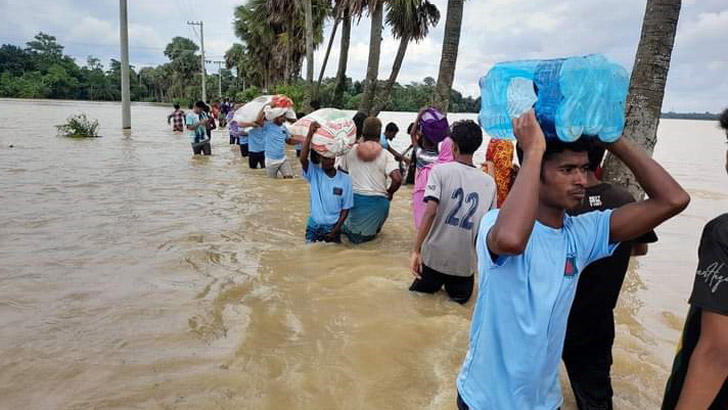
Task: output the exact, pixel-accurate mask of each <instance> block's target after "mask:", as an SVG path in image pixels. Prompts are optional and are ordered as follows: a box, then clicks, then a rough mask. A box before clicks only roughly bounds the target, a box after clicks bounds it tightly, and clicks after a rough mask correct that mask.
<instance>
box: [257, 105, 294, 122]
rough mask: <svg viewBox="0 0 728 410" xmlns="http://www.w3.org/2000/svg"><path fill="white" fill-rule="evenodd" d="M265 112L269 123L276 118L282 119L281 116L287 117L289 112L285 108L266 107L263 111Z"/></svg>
mask: <svg viewBox="0 0 728 410" xmlns="http://www.w3.org/2000/svg"><path fill="white" fill-rule="evenodd" d="M263 111H264V112H265V119H266V120H267V121H273V120H275V119H276V118H278V117H280V116H281V115H286V112H287V111H288V108H285V107H275V108H272V107H265V109H264V110H263Z"/></svg>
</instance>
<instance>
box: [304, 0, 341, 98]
mask: <svg viewBox="0 0 728 410" xmlns="http://www.w3.org/2000/svg"><path fill="white" fill-rule="evenodd" d="M332 15H333V17H334V27H333V28H332V29H331V35H330V36H329V45H328V46H327V47H326V54H324V61H323V62H322V63H321V71H320V72H319V77H318V81H317V82H316V87H315V88H314V90H313V95H312V97H311V98H312V99H316V98H317V97H318V93H319V89H320V88H321V82H322V81H323V79H324V72H325V71H326V65H327V64H328V62H329V54H331V46H333V44H334V38H335V37H336V30H337V29H338V28H339V23H340V22H341V10H340V7H338V6H337V4H336V2H335V4H334V6H333V7H332Z"/></svg>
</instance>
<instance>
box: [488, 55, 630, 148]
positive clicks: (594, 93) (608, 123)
mask: <svg viewBox="0 0 728 410" xmlns="http://www.w3.org/2000/svg"><path fill="white" fill-rule="evenodd" d="M628 89H629V75H628V73H627V70H625V69H624V68H623V67H622V66H620V65H619V64H616V63H614V62H612V61H609V60H608V59H607V58H606V57H605V56H603V55H601V54H591V55H586V56H576V57H568V58H559V59H553V60H525V61H511V62H503V63H498V64H496V65H495V66H493V68H491V69H490V71H489V72H488V74H486V75H485V76H484V77H483V78H481V80H480V91H481V101H482V105H481V109H480V115H479V121H480V125H481V126H482V127H483V129H485V131H486V132H487V133H488V134H489V135H490V136H491V137H493V138H500V139H514V136H513V128H512V125H511V120H512V119H513V118H516V117H519V116H520V115H522V114H523V113H525V112H526V111H528V110H530V109H531V108H533V109H534V111H535V113H536V118H537V119H538V122H539V124H540V125H541V128H542V129H543V131H544V134H545V136H546V138H547V139H555V138H558V139H560V140H562V141H565V142H571V141H576V140H577V139H579V138H581V137H582V136H590V137H596V138H599V139H600V140H602V141H604V142H613V141H616V140H617V139H618V138H619V137H620V136H621V135H622V131H623V129H624V107H625V101H626V99H627V91H628Z"/></svg>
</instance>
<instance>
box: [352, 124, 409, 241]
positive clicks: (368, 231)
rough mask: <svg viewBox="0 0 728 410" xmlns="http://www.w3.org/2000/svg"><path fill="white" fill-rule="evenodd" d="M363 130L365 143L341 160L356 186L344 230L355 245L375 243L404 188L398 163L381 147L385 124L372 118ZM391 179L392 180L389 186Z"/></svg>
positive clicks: (357, 145)
mask: <svg viewBox="0 0 728 410" xmlns="http://www.w3.org/2000/svg"><path fill="white" fill-rule="evenodd" d="M361 129H362V141H361V142H360V143H358V144H356V145H354V147H353V148H352V149H351V150H350V151H349V152H348V153H347V154H346V155H344V156H342V157H340V158H341V160H340V163H339V167H340V168H341V169H342V170H343V171H345V172H348V173H349V175H351V180H352V184H353V187H354V208H352V209H351V211H350V212H349V217H348V218H347V219H346V222H344V229H343V232H344V234H345V235H346V236H347V237H348V238H349V240H350V241H351V242H352V243H362V242H367V241H371V240H372V239H374V238H375V237H376V236H377V234H379V232H380V231H381V229H382V226H383V225H384V222H385V221H386V220H387V217H388V216H389V202H390V201H391V200H392V198H393V197H394V193H395V192H397V190H398V189H399V187H400V185H402V174H400V172H399V168H398V166H397V161H395V160H394V157H393V156H392V154H390V153H389V152H387V151H385V150H383V149H382V146H381V145H379V137H380V135H381V133H382V123H381V121H379V119H377V118H375V117H369V118H367V119H366V120H365V121H364V123H363V125H362V127H361ZM388 179H391V181H392V182H391V184H390V185H389V186H387V181H388Z"/></svg>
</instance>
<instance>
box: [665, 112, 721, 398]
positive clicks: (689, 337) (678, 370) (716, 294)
mask: <svg viewBox="0 0 728 410" xmlns="http://www.w3.org/2000/svg"><path fill="white" fill-rule="evenodd" d="M720 125H721V127H722V128H723V129H724V130H726V136H727V137H728V109H727V110H725V111H723V114H722V115H721V117H720ZM726 169H728V161H727V162H726ZM689 303H690V310H689V311H688V316H687V318H686V319H685V327H684V328H683V334H682V338H681V340H680V342H681V343H680V347H679V349H678V352H677V355H676V356H675V361H674V362H673V364H672V373H671V374H670V378H669V379H668V381H667V387H666V388H665V397H664V399H663V402H662V410H673V409H675V410H706V409H707V410H725V409H728V214H723V215H720V216H719V217H717V218H715V219H713V220H712V221H710V222H708V224H707V225H705V228H704V229H703V236H702V237H701V238H700V247H699V248H698V270H697V272H696V273H695V282H694V283H693V293H692V295H691V296H690V300H689Z"/></svg>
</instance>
